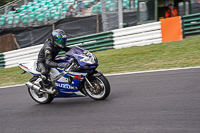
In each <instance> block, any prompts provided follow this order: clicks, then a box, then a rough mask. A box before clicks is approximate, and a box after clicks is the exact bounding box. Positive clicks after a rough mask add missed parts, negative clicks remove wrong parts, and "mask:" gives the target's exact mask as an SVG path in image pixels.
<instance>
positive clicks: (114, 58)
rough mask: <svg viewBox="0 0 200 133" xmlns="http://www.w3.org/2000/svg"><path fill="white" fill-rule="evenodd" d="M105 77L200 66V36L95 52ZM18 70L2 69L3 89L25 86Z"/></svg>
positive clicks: (25, 76)
mask: <svg viewBox="0 0 200 133" xmlns="http://www.w3.org/2000/svg"><path fill="white" fill-rule="evenodd" d="M94 54H95V55H96V56H97V58H98V60H99V63H100V65H99V67H98V71H101V72H103V73H104V74H110V73H121V72H134V71H145V70H157V69H168V68H179V67H192V66H200V36H197V37H192V38H188V39H184V40H182V41H176V42H167V43H161V44H152V45H148V46H142V47H131V48H124V49H112V50H105V51H99V52H94ZM21 73H22V70H21V69H20V68H19V67H15V68H8V69H1V70H0V86H6V85H14V84H23V83H25V82H27V81H28V80H29V79H30V78H31V75H30V74H24V75H21Z"/></svg>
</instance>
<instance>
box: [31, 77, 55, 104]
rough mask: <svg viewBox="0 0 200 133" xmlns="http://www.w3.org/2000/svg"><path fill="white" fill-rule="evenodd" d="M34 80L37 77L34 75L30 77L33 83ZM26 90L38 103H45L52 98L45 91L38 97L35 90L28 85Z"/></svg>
mask: <svg viewBox="0 0 200 133" xmlns="http://www.w3.org/2000/svg"><path fill="white" fill-rule="evenodd" d="M36 80H37V78H36V77H35V76H34V77H32V78H31V79H30V82H32V83H33V82H34V81H36ZM28 92H29V95H30V96H31V98H32V99H33V100H34V101H36V102H37V103H40V104H47V103H50V102H51V101H52V100H53V97H52V95H50V94H47V93H44V94H42V95H41V96H40V97H38V94H37V92H35V91H34V90H33V89H31V88H29V87H28Z"/></svg>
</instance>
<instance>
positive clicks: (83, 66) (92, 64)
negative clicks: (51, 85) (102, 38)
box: [50, 46, 99, 97]
mask: <svg viewBox="0 0 200 133" xmlns="http://www.w3.org/2000/svg"><path fill="white" fill-rule="evenodd" d="M71 58H75V60H76V65H75V66H76V67H77V68H78V69H77V68H75V69H72V70H71V71H70V72H69V73H67V74H65V75H64V76H63V77H61V78H60V79H59V80H58V81H56V82H55V85H56V87H57V88H58V91H59V95H56V96H55V97H80V96H85V95H84V94H83V93H81V92H80V91H79V86H80V84H81V82H82V81H83V79H84V78H85V76H86V75H87V74H88V72H90V71H91V70H94V69H96V68H97V67H98V64H99V62H98V60H97V58H96V56H94V55H93V54H92V53H90V52H88V51H86V50H83V49H81V48H79V47H76V46H75V47H73V48H72V49H71V50H70V51H69V52H67V53H66V57H65V58H64V59H62V60H56V62H57V63H69V60H70V59H71ZM62 71H63V69H60V68H51V70H50V75H51V76H57V75H59V74H60V73H61V72H62ZM69 77H71V78H72V79H73V80H72V83H71V85H70V84H68V79H69Z"/></svg>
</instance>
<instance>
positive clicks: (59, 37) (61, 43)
mask: <svg viewBox="0 0 200 133" xmlns="http://www.w3.org/2000/svg"><path fill="white" fill-rule="evenodd" d="M52 39H53V42H54V45H55V46H56V47H60V48H64V47H65V45H66V43H67V35H66V33H65V32H64V31H63V30H61V29H56V30H54V31H53V32H52Z"/></svg>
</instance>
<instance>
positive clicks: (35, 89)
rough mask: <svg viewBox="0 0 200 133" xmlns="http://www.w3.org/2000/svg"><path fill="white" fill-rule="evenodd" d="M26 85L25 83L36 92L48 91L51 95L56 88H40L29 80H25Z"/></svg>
mask: <svg viewBox="0 0 200 133" xmlns="http://www.w3.org/2000/svg"><path fill="white" fill-rule="evenodd" d="M26 85H27V87H29V88H31V89H33V90H34V91H36V92H37V93H39V92H43V93H48V94H52V95H53V94H55V93H56V89H50V90H42V89H41V88H40V87H39V86H37V85H35V84H33V83H31V82H27V83H26Z"/></svg>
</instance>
